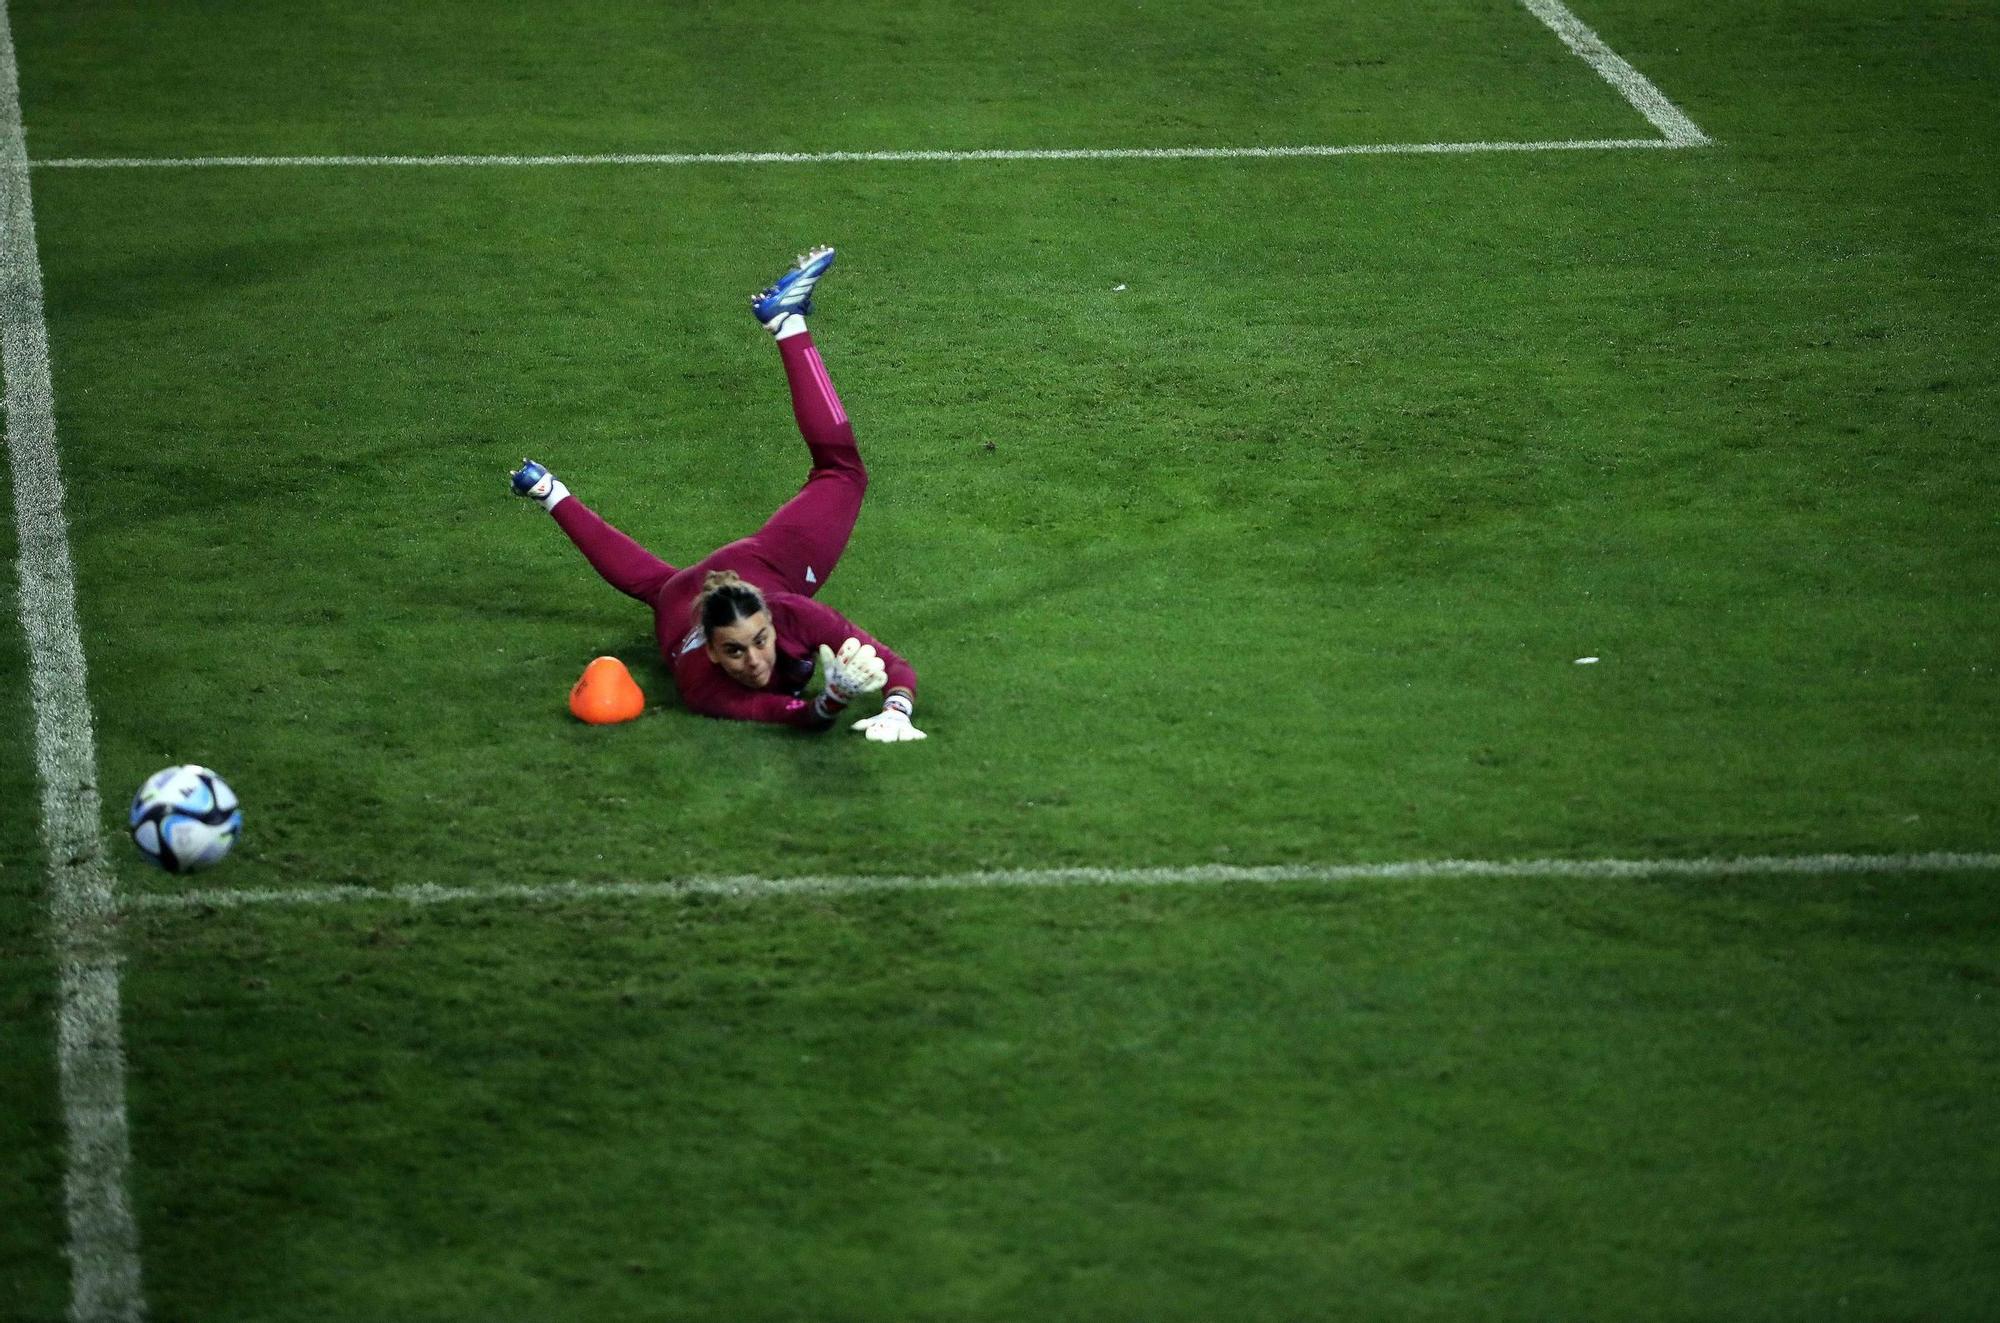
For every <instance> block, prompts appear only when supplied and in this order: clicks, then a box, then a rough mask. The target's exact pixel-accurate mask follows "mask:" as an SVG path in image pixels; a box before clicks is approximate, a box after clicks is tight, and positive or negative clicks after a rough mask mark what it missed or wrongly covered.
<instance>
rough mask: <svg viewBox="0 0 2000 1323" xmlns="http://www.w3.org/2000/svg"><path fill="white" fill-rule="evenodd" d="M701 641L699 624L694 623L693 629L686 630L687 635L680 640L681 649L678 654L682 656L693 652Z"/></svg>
mask: <svg viewBox="0 0 2000 1323" xmlns="http://www.w3.org/2000/svg"><path fill="white" fill-rule="evenodd" d="M701 642H702V639H701V626H700V625H696V626H695V627H694V628H693V629H691V630H689V631H688V636H687V637H686V638H684V639H682V640H681V650H680V653H679V655H680V656H683V657H685V656H687V655H688V654H689V653H690V652H693V651H694V650H695V649H696V648H699V647H700V646H701Z"/></svg>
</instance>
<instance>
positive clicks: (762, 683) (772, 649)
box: [708, 611, 778, 689]
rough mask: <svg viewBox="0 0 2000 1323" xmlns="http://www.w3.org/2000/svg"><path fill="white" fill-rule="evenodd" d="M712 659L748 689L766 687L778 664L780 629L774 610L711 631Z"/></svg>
mask: <svg viewBox="0 0 2000 1323" xmlns="http://www.w3.org/2000/svg"><path fill="white" fill-rule="evenodd" d="M708 658H709V660H710V661H712V662H714V663H715V664H716V665H717V666H720V667H721V668H722V669H723V672H724V674H726V675H728V676H729V678H730V679H732V680H734V681H736V683H738V684H740V685H742V686H743V687H744V688H745V689H763V688H765V687H767V686H768V685H769V684H770V683H771V676H772V675H773V674H774V673H775V672H776V670H777V665H778V631H777V630H775V629H773V628H772V627H771V613H770V612H769V611H759V612H758V613H757V614H756V615H754V616H746V617H744V618H743V619H742V620H739V621H737V622H736V623H735V624H733V625H718V626H717V627H716V628H714V629H711V630H709V631H708Z"/></svg>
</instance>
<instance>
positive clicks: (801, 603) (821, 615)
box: [785, 598, 924, 744]
mask: <svg viewBox="0 0 2000 1323" xmlns="http://www.w3.org/2000/svg"><path fill="white" fill-rule="evenodd" d="M785 606H786V609H787V612H788V616H789V619H788V622H787V623H788V625H789V627H790V630H791V632H790V633H789V634H788V635H787V636H788V637H796V638H799V639H801V640H802V641H805V642H808V643H813V644H819V645H824V646H827V647H832V648H837V647H839V646H841V644H842V643H844V642H845V641H846V640H848V639H853V640H855V641H856V642H857V643H859V644H862V645H864V646H867V647H871V648H873V649H874V650H875V654H876V655H877V656H878V657H880V658H881V659H882V665H883V671H884V681H883V693H882V711H881V712H880V713H878V714H877V715H875V716H872V717H864V718H862V719H861V720H860V721H857V722H855V723H854V729H855V730H858V731H860V732H861V733H862V734H863V735H866V736H867V737H868V738H869V739H871V740H876V741H881V742H884V743H891V744H894V743H900V742H902V741H905V740H920V739H923V738H924V732H922V731H920V730H918V729H917V728H916V726H915V725H913V724H911V720H910V718H911V717H913V716H914V715H915V714H916V705H917V672H916V668H915V667H913V666H911V665H910V664H909V663H908V662H907V661H904V660H903V659H902V658H901V657H899V656H897V655H896V653H895V652H894V651H893V650H892V649H891V648H890V647H889V646H888V645H887V644H885V643H883V642H881V641H880V640H879V639H876V638H874V637H873V636H871V635H870V634H869V633H868V632H867V631H866V630H864V629H862V628H860V627H859V626H857V625H855V623H854V622H853V621H851V620H849V619H848V618H847V617H845V616H843V615H841V614H840V612H838V611H836V610H834V609H833V608H832V607H830V606H826V605H824V604H823V603H820V602H817V601H811V600H808V599H803V598H801V599H795V600H791V601H787V602H786V603H785Z"/></svg>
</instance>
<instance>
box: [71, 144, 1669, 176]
mask: <svg viewBox="0 0 2000 1323" xmlns="http://www.w3.org/2000/svg"><path fill="white" fill-rule="evenodd" d="M1701 141H1703V142H1706V141H1707V139H1702V140H1701ZM1697 145H1698V144H1697V143H1695V142H1675V141H1670V140H1667V139H1662V138H1590V139H1575V140H1564V141H1554V142H1391V143H1363V144H1357V145H1353V146H1330V147H1049V148H1023V149H1012V148H1005V149H1002V148H996V149H993V150H982V151H962V152H960V151H893V152H609V153H603V154H599V155H567V156H176V157H146V156H67V157H57V158H54V159H51V160H46V161H36V162H35V168H36V169H37V170H139V169H154V170H199V169H212V168H216V167H225V166H239V167H240V166H377V165H402V166H491V165H502V166H536V165H838V164H842V163H852V162H869V161H888V162H897V161H941V162H973V161H1228V160H1237V159H1258V160H1263V159H1274V158H1286V157H1313V156H1457V155H1469V154H1472V153H1477V152H1588V151H1619V150H1625V149H1630V148H1635V147H1636V148H1649V147H1692V146H1697Z"/></svg>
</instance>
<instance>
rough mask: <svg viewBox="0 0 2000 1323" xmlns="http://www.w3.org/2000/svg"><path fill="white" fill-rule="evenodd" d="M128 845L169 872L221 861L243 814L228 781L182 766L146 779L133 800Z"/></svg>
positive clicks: (239, 825)
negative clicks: (130, 844) (130, 835)
mask: <svg viewBox="0 0 2000 1323" xmlns="http://www.w3.org/2000/svg"><path fill="white" fill-rule="evenodd" d="M130 825H131V828H132V843H133V844H134V845H137V846H138V847H139V853H140V854H143V855H145V856H146V858H148V859H150V860H152V861H153V862H154V863H156V864H158V865H159V866H160V867H162V868H164V869H166V870H167V871H168V872H169V873H192V872H194V871H196V870H197V869H202V868H208V867H211V866H213V865H215V864H218V863H220V862H222V856H224V855H226V854H228V853H229V847H230V846H232V845H234V844H236V836H237V833H239V832H241V831H242V830H243V810H242V809H241V808H240V807H238V806H237V802H236V792H235V791H234V790H231V789H230V788H229V783H228V782H227V781H224V780H223V779H222V778H221V777H219V776H217V775H216V774H215V773H214V772H211V771H209V770H208V769H207V768H206V767H197V766H195V765H194V764H193V763H185V764H183V765H181V766H179V767H169V768H167V769H166V770H165V771H161V772H155V773H153V774H152V775H151V776H149V777H147V778H146V784H145V785H142V786H140V787H139V793H138V794H136V795H134V796H132V817H131V823H130Z"/></svg>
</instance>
